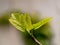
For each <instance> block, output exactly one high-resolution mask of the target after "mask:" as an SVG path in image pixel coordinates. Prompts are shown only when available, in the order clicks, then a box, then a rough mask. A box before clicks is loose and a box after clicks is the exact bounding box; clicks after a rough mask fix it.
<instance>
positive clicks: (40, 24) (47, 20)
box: [33, 17, 51, 30]
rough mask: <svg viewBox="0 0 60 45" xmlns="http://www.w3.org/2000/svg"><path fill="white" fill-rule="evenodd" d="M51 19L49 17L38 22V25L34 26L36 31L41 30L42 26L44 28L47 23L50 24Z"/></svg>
mask: <svg viewBox="0 0 60 45" xmlns="http://www.w3.org/2000/svg"><path fill="white" fill-rule="evenodd" d="M50 19H51V18H50V17H48V18H45V19H42V20H41V21H40V22H38V23H36V24H33V27H34V29H35V30H36V29H38V28H40V27H41V26H43V25H44V24H46V23H47V22H49V21H50Z"/></svg>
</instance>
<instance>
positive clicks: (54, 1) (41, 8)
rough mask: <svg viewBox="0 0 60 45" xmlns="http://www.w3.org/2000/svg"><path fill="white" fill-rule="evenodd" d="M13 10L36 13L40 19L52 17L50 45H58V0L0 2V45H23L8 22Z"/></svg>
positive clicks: (59, 22) (59, 28) (59, 8)
mask: <svg viewBox="0 0 60 45" xmlns="http://www.w3.org/2000/svg"><path fill="white" fill-rule="evenodd" d="M14 10H21V11H25V12H28V13H36V12H37V13H40V14H41V15H38V16H39V17H41V18H44V17H52V21H51V22H50V25H51V28H52V32H53V33H54V35H53V38H52V40H51V42H50V43H51V44H50V45H60V20H59V19H60V0H0V45H24V43H23V42H24V41H22V37H21V35H20V34H18V31H17V30H16V29H15V28H14V27H12V26H11V25H10V24H9V21H8V19H9V15H10V13H11V12H12V11H14ZM19 35H20V37H19Z"/></svg>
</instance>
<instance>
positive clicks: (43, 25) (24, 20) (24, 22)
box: [9, 13, 51, 45]
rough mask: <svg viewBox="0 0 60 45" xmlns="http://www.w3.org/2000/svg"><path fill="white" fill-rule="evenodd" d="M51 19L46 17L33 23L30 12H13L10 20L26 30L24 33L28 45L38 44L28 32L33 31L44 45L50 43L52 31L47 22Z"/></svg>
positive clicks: (20, 29)
mask: <svg viewBox="0 0 60 45" xmlns="http://www.w3.org/2000/svg"><path fill="white" fill-rule="evenodd" d="M50 19H51V18H50V17H48V18H44V19H42V20H41V21H39V22H38V23H34V24H32V21H31V17H30V16H29V14H28V13H12V14H11V17H10V19H9V21H10V23H11V24H12V25H13V26H14V27H16V28H17V29H18V30H19V31H22V32H25V33H23V35H24V38H25V42H26V45H37V44H36V43H35V42H34V41H33V40H32V38H31V36H30V35H29V34H28V33H33V35H34V36H35V37H36V38H37V39H38V40H39V41H40V42H41V43H42V44H43V45H49V39H50V35H51V33H50V28H49V26H47V23H48V22H49V21H50ZM34 21H35V20H34ZM27 32H28V33H27Z"/></svg>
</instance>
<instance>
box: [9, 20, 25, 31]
mask: <svg viewBox="0 0 60 45" xmlns="http://www.w3.org/2000/svg"><path fill="white" fill-rule="evenodd" d="M9 21H10V23H11V24H12V25H13V26H14V27H16V28H17V29H18V30H20V31H22V32H24V31H25V30H24V29H23V27H22V26H21V25H20V24H19V23H18V22H17V21H15V20H13V19H9Z"/></svg>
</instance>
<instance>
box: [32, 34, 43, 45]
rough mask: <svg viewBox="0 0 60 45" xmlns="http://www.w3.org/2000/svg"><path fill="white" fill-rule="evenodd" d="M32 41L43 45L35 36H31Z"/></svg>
mask: <svg viewBox="0 0 60 45" xmlns="http://www.w3.org/2000/svg"><path fill="white" fill-rule="evenodd" d="M31 37H32V39H33V40H34V42H35V43H36V44H37V45H42V44H41V43H40V42H39V41H38V40H37V39H36V38H35V37H34V35H31Z"/></svg>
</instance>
